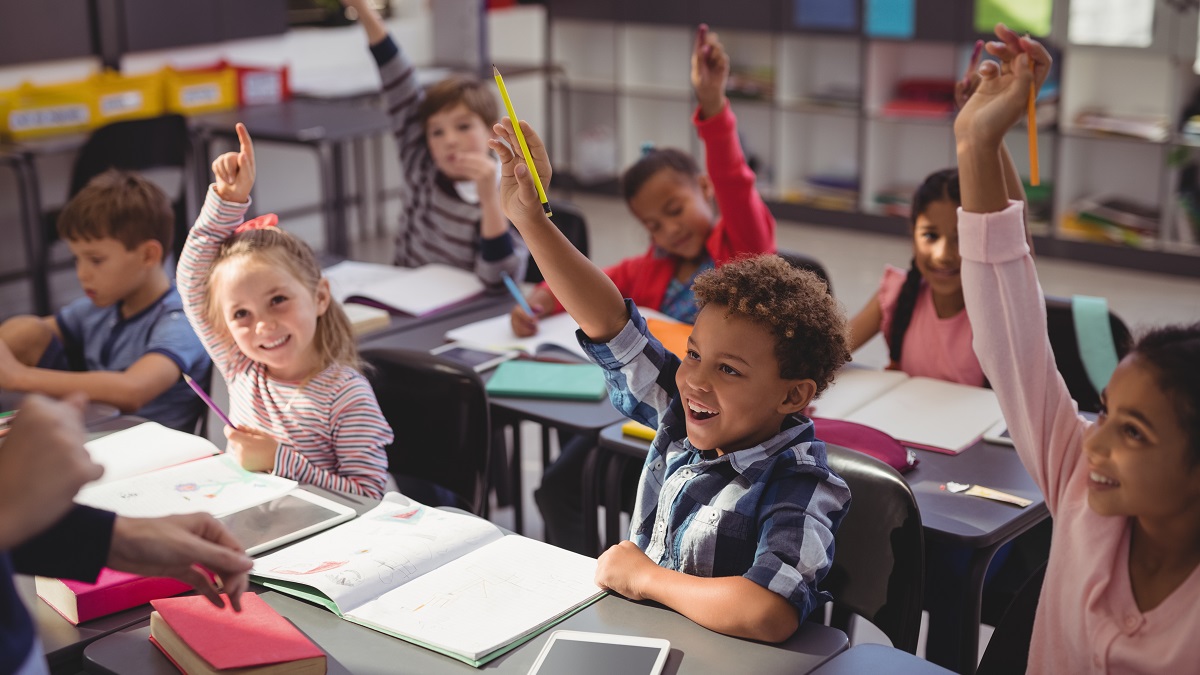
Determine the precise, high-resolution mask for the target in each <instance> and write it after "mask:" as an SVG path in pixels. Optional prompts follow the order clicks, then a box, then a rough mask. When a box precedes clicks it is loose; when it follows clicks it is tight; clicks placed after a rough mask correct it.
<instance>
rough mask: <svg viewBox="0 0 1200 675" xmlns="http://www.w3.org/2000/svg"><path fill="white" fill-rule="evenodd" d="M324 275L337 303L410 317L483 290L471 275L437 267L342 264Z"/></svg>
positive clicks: (434, 309) (433, 310) (454, 268)
mask: <svg viewBox="0 0 1200 675" xmlns="http://www.w3.org/2000/svg"><path fill="white" fill-rule="evenodd" d="M324 274H325V278H326V279H329V285H330V287H331V288H332V290H333V297H335V298H337V299H338V301H339V302H343V303H347V302H350V303H361V304H367V305H373V306H377V307H382V308H383V309H387V310H389V311H392V312H399V313H403V314H411V315H413V316H422V315H424V314H429V313H430V312H436V311H437V310H439V309H442V308H445V307H449V306H451V305H455V304H458V303H460V302H463V301H465V300H469V299H471V298H473V297H475V296H477V295H479V294H480V293H482V292H483V290H484V286H483V282H482V281H480V280H479V278H478V277H476V276H475V274H474V273H473V272H470V271H467V270H461V269H458V268H457V267H450V266H449V265H441V264H437V263H431V264H429V265H425V266H423V267H413V268H408V267H393V266H391V265H377V264H374V263H364V262H357V261H354V260H346V261H343V262H340V263H338V264H336V265H333V266H331V267H327V268H325V270H324Z"/></svg>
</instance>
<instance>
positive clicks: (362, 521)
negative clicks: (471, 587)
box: [252, 492, 503, 613]
mask: <svg viewBox="0 0 1200 675" xmlns="http://www.w3.org/2000/svg"><path fill="white" fill-rule="evenodd" d="M502 536H503V534H502V533H501V532H500V529H499V528H497V527H496V526H495V525H493V524H491V523H489V522H488V521H486V520H484V519H482V518H477V517H475V516H467V515H462V514H456V513H451V512H448V511H441V510H439V509H432V508H429V507H427V506H425V505H424V504H420V503H418V502H415V501H412V500H410V499H408V498H407V497H404V496H403V495H400V494H399V493H396V492H389V493H388V494H387V495H386V496H385V497H384V498H383V501H382V502H381V503H380V504H379V506H376V507H375V508H373V509H371V510H370V511H368V512H367V513H364V514H363V515H361V516H359V517H358V518H355V519H354V520H351V521H350V522H348V523H345V524H343V525H339V526H337V527H335V528H333V529H331V530H326V531H324V532H322V533H320V534H318V535H315V536H313V537H310V538H308V539H305V540H304V541H301V542H299V543H297V544H293V545H292V546H289V547H287V548H285V549H282V550H280V551H276V552H275V553H272V554H270V555H266V556H263V557H261V558H258V559H257V560H255V562H254V570H253V572H252V574H253V575H254V577H255V580H256V581H262V580H267V581H269V580H272V579H275V580H279V581H284V582H289V583H292V584H304V585H308V586H311V587H313V588H315V589H316V590H318V591H320V592H321V593H323V594H324V595H325V596H326V597H328V598H329V599H331V600H333V601H334V602H335V603H337V606H338V607H339V608H340V609H341V611H342V612H343V613H345V612H347V611H349V610H350V609H353V608H355V607H358V606H359V605H362V604H363V603H365V602H367V601H369V600H371V599H372V598H375V597H377V596H379V595H381V594H383V593H385V592H386V591H388V590H389V589H391V588H395V587H396V586H399V585H401V584H404V583H406V582H408V581H410V580H412V579H415V578H417V577H420V576H421V575H422V574H425V573H427V572H429V571H430V570H433V569H436V568H438V567H439V566H441V565H443V564H445V563H446V562H448V561H450V560H453V559H455V558H457V557H459V556H461V555H463V554H465V553H467V552H468V551H472V550H474V549H476V548H478V547H480V546H482V545H484V544H486V543H487V542H489V541H492V540H494V539H499V538H500V537H502Z"/></svg>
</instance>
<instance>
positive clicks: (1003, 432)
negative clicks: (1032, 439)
mask: <svg viewBox="0 0 1200 675" xmlns="http://www.w3.org/2000/svg"><path fill="white" fill-rule="evenodd" d="M983 440H985V441H987V442H988V443H998V444H1000V445H1012V444H1013V439H1012V436H1009V435H1008V424H1006V423H1005V422H1004V420H1000V421H999V422H996V423H995V424H993V425H992V427H991V428H990V429H988V430H987V431H985V432H983Z"/></svg>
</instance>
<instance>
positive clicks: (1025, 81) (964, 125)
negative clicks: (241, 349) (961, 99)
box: [954, 24, 1051, 145]
mask: <svg viewBox="0 0 1200 675" xmlns="http://www.w3.org/2000/svg"><path fill="white" fill-rule="evenodd" d="M996 37H998V38H1000V40H999V41H992V42H988V43H987V44H986V45H984V49H986V50H987V52H988V53H989V54H991V55H992V56H994V57H996V58H997V59H999V63H997V62H995V61H984V62H983V63H981V64H980V65H979V68H978V85H977V86H976V87H975V90H974V91H973V92H971V93H970V94H969V96H970V98H969V99H968V100H967V101H966V103H965V104H964V105H963V109H962V110H961V111H959V113H958V118H957V119H956V120H955V121H954V133H955V136H956V137H957V138H958V139H959V143H960V144H961V143H962V141H963V139H964V138H970V139H972V140H978V141H982V142H986V143H989V144H992V145H999V144H1000V143H1001V142H1002V141H1003V138H1004V134H1005V133H1007V132H1008V130H1009V129H1011V128H1012V127H1013V126H1014V125H1015V124H1016V123H1017V122H1018V121H1019V120H1020V119H1021V115H1023V114H1025V113H1026V112H1027V110H1028V107H1029V91H1030V81H1031V80H1032V82H1033V84H1034V89H1035V90H1036V89H1038V88H1040V87H1041V85H1042V83H1043V82H1044V81H1045V80H1046V76H1047V75H1048V74H1049V73H1050V62H1051V59H1050V54H1049V52H1047V51H1046V48H1045V47H1043V46H1042V45H1041V44H1040V43H1038V42H1036V41H1034V40H1032V39H1030V38H1028V37H1021V36H1019V35H1017V34H1016V33H1015V32H1013V31H1012V30H1011V29H1010V28H1008V27H1007V26H1005V25H1004V24H998V25H997V26H996ZM1031 61H1032V63H1033V68H1032V70H1031V69H1030V62H1031Z"/></svg>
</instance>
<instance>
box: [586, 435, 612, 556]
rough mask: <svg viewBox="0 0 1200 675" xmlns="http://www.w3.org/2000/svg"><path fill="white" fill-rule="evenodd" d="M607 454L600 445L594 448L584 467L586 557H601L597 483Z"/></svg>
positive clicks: (589, 453)
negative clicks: (597, 520)
mask: <svg viewBox="0 0 1200 675" xmlns="http://www.w3.org/2000/svg"><path fill="white" fill-rule="evenodd" d="M605 454H606V453H605V452H604V451H603V450H601V449H600V446H599V445H594V446H592V449H591V450H589V451H588V456H587V461H586V462H584V465H583V485H582V486H580V487H581V488H582V496H581V498H580V499H581V501H582V506H583V547H584V549H585V550H584V552H583V553H584V555H588V556H591V557H593V558H595V557H597V556H599V555H600V551H599V550H598V549H599V547H598V546H597V545H596V539H597V537H599V532H597V529H598V527H597V525H596V512H597V511H598V510H599V508H600V504H599V500H598V497H597V487H596V483H597V481H599V479H600V469H601V468H602V466H603V465H604V460H605Z"/></svg>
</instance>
